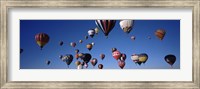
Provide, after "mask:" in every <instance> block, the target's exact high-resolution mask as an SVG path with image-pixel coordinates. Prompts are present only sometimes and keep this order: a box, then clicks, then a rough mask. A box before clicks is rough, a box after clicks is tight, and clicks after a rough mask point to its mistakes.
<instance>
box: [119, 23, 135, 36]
mask: <svg viewBox="0 0 200 89" xmlns="http://www.w3.org/2000/svg"><path fill="white" fill-rule="evenodd" d="M133 24H134V21H133V20H121V21H120V22H119V25H120V27H121V29H122V30H123V31H124V32H125V33H130V32H131V30H132V28H133Z"/></svg>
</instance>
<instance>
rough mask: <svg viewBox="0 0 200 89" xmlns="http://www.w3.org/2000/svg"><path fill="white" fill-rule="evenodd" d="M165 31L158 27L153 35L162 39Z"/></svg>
mask: <svg viewBox="0 0 200 89" xmlns="http://www.w3.org/2000/svg"><path fill="white" fill-rule="evenodd" d="M165 34H166V32H165V30H163V29H158V30H156V32H155V35H156V36H157V37H158V38H159V39H160V40H163V38H164V36H165Z"/></svg>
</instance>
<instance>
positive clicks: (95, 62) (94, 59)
mask: <svg viewBox="0 0 200 89" xmlns="http://www.w3.org/2000/svg"><path fill="white" fill-rule="evenodd" d="M90 62H91V64H92V66H93V67H94V66H95V65H96V64H97V62H98V60H97V59H96V58H93V59H92V60H90Z"/></svg>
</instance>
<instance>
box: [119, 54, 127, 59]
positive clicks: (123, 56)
mask: <svg viewBox="0 0 200 89" xmlns="http://www.w3.org/2000/svg"><path fill="white" fill-rule="evenodd" d="M120 60H121V61H125V60H126V54H124V53H122V54H121V57H120Z"/></svg>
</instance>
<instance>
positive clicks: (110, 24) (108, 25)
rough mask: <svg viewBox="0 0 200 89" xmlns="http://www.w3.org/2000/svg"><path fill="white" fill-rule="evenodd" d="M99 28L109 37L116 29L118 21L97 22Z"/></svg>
mask: <svg viewBox="0 0 200 89" xmlns="http://www.w3.org/2000/svg"><path fill="white" fill-rule="evenodd" d="M95 23H96V25H97V27H98V28H99V29H101V30H102V31H103V33H104V35H105V36H108V34H109V33H110V31H111V30H112V29H113V28H114V26H115V23H116V20H96V21H95Z"/></svg>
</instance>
